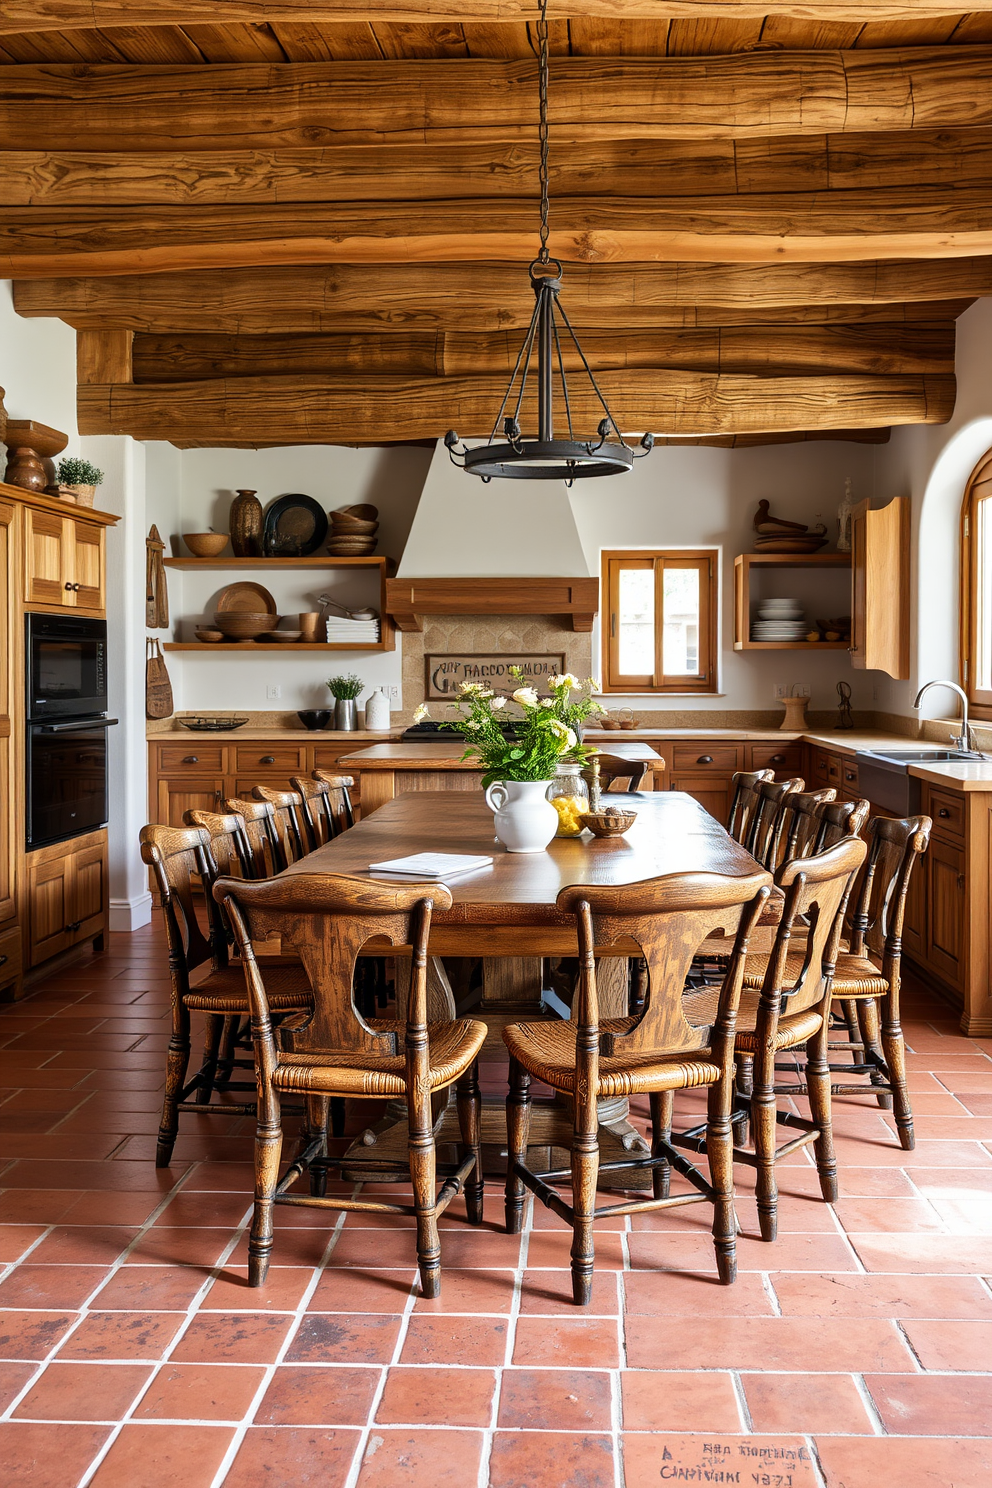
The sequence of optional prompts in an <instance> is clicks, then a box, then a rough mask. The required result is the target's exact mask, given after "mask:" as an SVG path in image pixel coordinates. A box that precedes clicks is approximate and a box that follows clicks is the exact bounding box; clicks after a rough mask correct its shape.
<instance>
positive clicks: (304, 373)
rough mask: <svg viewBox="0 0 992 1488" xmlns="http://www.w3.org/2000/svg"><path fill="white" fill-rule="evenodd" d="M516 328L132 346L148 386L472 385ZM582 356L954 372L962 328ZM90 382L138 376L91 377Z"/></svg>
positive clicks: (501, 356) (506, 350) (642, 364)
mask: <svg viewBox="0 0 992 1488" xmlns="http://www.w3.org/2000/svg"><path fill="white" fill-rule="evenodd" d="M130 334H131V333H130V332H127V331H105V332H99V331H83V332H80V334H79V337H78V342H79V343H83V342H86V341H87V340H88V339H92V340H98V339H99V340H102V339H103V338H104V337H117V338H120V337H128V336H130ZM519 349H520V333H519V332H503V333H497V334H496V335H479V334H474V335H473V334H471V333H458V332H443V331H441V332H434V331H420V332H410V331H408V332H394V333H393V334H392V335H389V334H386V335H381V334H380V335H364V336H347V335H323V336H321V335H316V336H315V335H303V336H300V335H297V336H286V335H270V336H224V335H200V336H197V335H192V336H181V335H172V336H147V335H139V336H137V337H135V339H134V347H133V376H134V381H135V382H139V383H164V382H197V381H200V380H206V379H209V378H215V377H222V378H236V377H254V376H258V377H284V376H292V377H296V378H303V377H313V376H316V377H333V376H341V375H347V374H349V373H355V374H357V373H368V374H380V373H387V374H394V375H397V376H428V377H429V376H441V377H467V376H472V375H475V374H479V373H484V372H494V373H497V374H500V373H501V374H503V375H504V376H509V374H510V372H511V371H512V369H513V365H514V363H515V361H516V357H517V353H518V351H519ZM582 350H583V352H584V354H585V355H586V357H587V358H588V361H589V365H590V366H591V367H592V368H593V370H594V371H595V372H596V373H597V374H598V373H599V372H602V371H607V370H617V369H619V368H622V367H631V368H633V367H639V368H661V369H665V370H668V371H675V370H678V369H683V370H686V371H699V372H761V373H762V375H764V376H769V377H771V376H782V375H792V374H796V373H800V372H802V373H810V372H819V373H847V372H865V373H870V374H875V375H877V374H879V373H882V374H886V375H893V374H895V375H900V374H902V373H930V372H941V373H946V372H953V371H954V323H953V321H952V322H949V323H946V324H944V325H937V326H899V325H878V326H859V325H854V326H851V325H834V326H771V327H756V326H738V327H716V326H715V327H713V328H711V329H707V330H676V331H625V330H622V329H620V328H614V329H612V330H599V331H592V332H589V333H586V334H584V335H583V337H582ZM562 354H563V357H564V360H565V366H566V368H567V369H568V371H569V372H573V371H575V372H578V371H580V370H581V363H580V361H579V356H578V353H577V352H576V350H575V347H574V345H573V344H572V343H571V342H567V343H565V344H564V345H563V347H562ZM86 380H87V381H91V382H106V381H111V380H113V381H121V380H125V381H130V378H126V379H120V378H113V379H110V378H104V377H97V376H94V377H89V378H87V379H86Z"/></svg>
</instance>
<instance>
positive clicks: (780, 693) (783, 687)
mask: <svg viewBox="0 0 992 1488" xmlns="http://www.w3.org/2000/svg"><path fill="white" fill-rule="evenodd" d="M788 696H789V684H788V682H776V683H775V698H776V701H778V700H780V699H781V698H787V697H788Z"/></svg>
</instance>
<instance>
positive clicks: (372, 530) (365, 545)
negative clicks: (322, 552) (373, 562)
mask: <svg viewBox="0 0 992 1488" xmlns="http://www.w3.org/2000/svg"><path fill="white" fill-rule="evenodd" d="M330 518H331V536H330V540H329V542H328V544H327V551H328V552H329V553H330V554H331V556H332V557H334V558H368V557H370V556H371V554H373V553H374V552H375V545H376V542H377V538H376V533H377V532H378V530H379V509H378V507H375V506H372V505H371V504H370V503H369V502H367V501H365V502H361V503H360V504H359V505H358V506H342V507H341V508H340V510H339V511H332V512H331V513H330Z"/></svg>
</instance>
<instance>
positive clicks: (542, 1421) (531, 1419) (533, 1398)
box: [499, 1369, 611, 1431]
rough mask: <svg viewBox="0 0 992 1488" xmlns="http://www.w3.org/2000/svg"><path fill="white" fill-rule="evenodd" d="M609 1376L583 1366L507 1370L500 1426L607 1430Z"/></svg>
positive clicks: (500, 1408)
mask: <svg viewBox="0 0 992 1488" xmlns="http://www.w3.org/2000/svg"><path fill="white" fill-rule="evenodd" d="M610 1424H611V1406H610V1377H609V1375H608V1374H606V1373H599V1372H597V1371H593V1370H584V1369H507V1370H505V1371H504V1373H503V1383H502V1388H501V1390H500V1398H499V1425H500V1426H501V1427H503V1428H506V1427H516V1428H518V1429H522V1430H525V1431H526V1430H528V1429H529V1430H531V1431H555V1430H559V1431H560V1430H568V1431H608V1430H609V1429H610Z"/></svg>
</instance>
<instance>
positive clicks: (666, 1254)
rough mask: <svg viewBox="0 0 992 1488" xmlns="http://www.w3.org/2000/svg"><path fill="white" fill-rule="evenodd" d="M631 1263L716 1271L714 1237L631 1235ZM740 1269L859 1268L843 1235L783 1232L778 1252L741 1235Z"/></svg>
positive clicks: (654, 1267) (641, 1267) (653, 1267)
mask: <svg viewBox="0 0 992 1488" xmlns="http://www.w3.org/2000/svg"><path fill="white" fill-rule="evenodd" d="M629 1243H630V1264H631V1266H632V1267H633V1268H634V1269H635V1270H659V1271H702V1272H713V1273H715V1272H716V1260H715V1257H714V1250H713V1241H712V1239H711V1238H710V1237H709V1236H708V1235H658V1234H654V1235H644V1234H640V1235H631V1236H630V1237H629ZM737 1266H738V1270H739V1271H770V1270H783V1271H856V1270H857V1261H856V1260H855V1258H854V1256H853V1255H852V1253H851V1249H850V1246H849V1245H848V1244H847V1243H846V1241H845V1240H844V1238H843V1236H841V1235H837V1234H834V1235H815V1234H814V1235H809V1234H806V1235H790V1234H780V1235H779V1237H778V1239H777V1240H776V1242H775V1255H774V1258H773V1257H772V1255H771V1251H770V1247H769V1246H768V1245H767V1244H766V1243H765V1242H764V1241H762V1240H754V1239H751V1238H750V1237H749V1236H746V1235H739V1236H738V1237H737Z"/></svg>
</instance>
